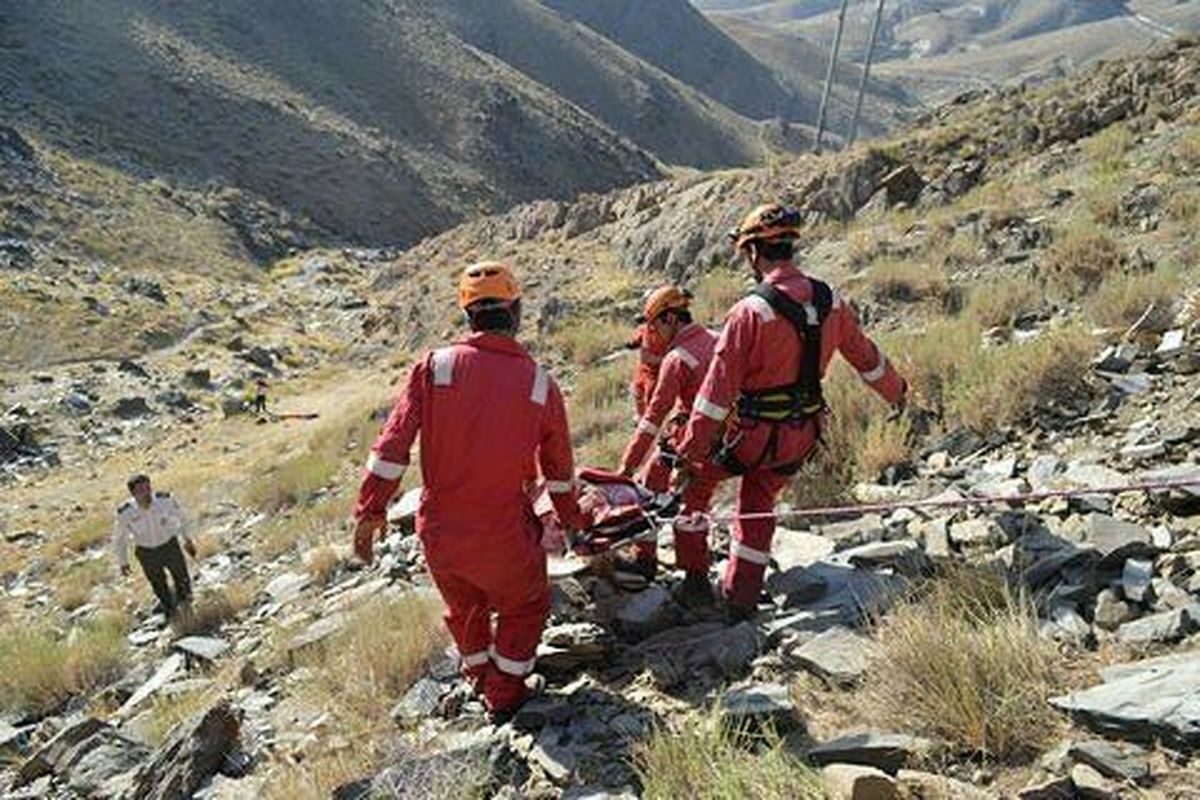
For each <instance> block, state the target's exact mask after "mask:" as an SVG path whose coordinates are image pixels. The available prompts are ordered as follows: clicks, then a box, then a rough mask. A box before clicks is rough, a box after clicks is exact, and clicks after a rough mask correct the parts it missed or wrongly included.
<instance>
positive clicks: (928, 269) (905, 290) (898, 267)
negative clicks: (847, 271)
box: [867, 260, 947, 303]
mask: <svg viewBox="0 0 1200 800" xmlns="http://www.w3.org/2000/svg"><path fill="white" fill-rule="evenodd" d="M867 281H868V282H869V283H870V284H871V291H872V293H873V294H874V295H875V297H876V298H877V299H879V300H884V301H892V302H896V303H916V302H920V301H921V300H928V299H940V298H941V297H942V296H944V295H945V293H946V290H947V283H946V276H945V274H944V273H943V272H942V271H941V269H939V268H937V267H932V266H929V265H928V264H918V263H916V262H913V261H892V260H888V261H881V262H879V263H877V264H875V265H874V266H873V267H871V270H870V272H868V273H867Z"/></svg>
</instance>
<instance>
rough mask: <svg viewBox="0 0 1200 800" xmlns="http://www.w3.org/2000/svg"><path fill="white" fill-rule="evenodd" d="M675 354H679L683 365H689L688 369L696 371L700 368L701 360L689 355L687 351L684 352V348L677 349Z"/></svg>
mask: <svg viewBox="0 0 1200 800" xmlns="http://www.w3.org/2000/svg"><path fill="white" fill-rule="evenodd" d="M675 352H676V353H679V360H680V361H682V362H683V363H685V364H687V365H688V368H690V369H695V368H696V367H698V366H700V359H698V358H696V357H695V356H694V355H692V354H691V353H689V352H688V351H687V350H684V349H683V348H682V347H680V348H677V349H676V350H675Z"/></svg>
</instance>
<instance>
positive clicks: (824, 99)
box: [813, 0, 850, 153]
mask: <svg viewBox="0 0 1200 800" xmlns="http://www.w3.org/2000/svg"><path fill="white" fill-rule="evenodd" d="M848 5H850V0H842V8H841V10H840V11H838V21H837V33H835V34H834V35H833V49H832V50H830V52H829V71H828V72H827V73H826V74H825V89H824V91H822V92H821V110H820V111H819V112H818V113H817V141H816V142H814V143H813V152H814V153H820V152H821V140H822V139H823V138H824V137H825V112H826V110H827V109H828V108H829V92H830V90H831V89H833V74H834V71H835V70H836V69H837V58H838V50H840V49H841V47H842V29H843V28H844V27H845V25H846V6H848Z"/></svg>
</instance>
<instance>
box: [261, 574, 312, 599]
mask: <svg viewBox="0 0 1200 800" xmlns="http://www.w3.org/2000/svg"><path fill="white" fill-rule="evenodd" d="M312 582H313V579H312V576H311V575H309V574H308V573H304V574H300V573H298V572H284V573H281V574H279V575H277V576H275V577H274V578H272V579H271V582H270V583H268V584H267V585H266V586H265V587H263V591H264V592H266V593H267V594H268V595H269V596H270V598H271V599H272V600H273V601H275V602H276V603H279V604H280V605H283V604H285V603H290V602H291V601H293V600H295V599H296V598H298V597H299V596H300V593H301V592H303V591H304V590H305V589H306V588H308V587H309V586H310V585H311V584H312Z"/></svg>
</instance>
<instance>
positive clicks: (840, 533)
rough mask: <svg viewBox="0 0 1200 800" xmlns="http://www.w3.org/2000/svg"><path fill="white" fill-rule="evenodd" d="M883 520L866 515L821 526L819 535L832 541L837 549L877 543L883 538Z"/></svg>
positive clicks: (879, 517)
mask: <svg viewBox="0 0 1200 800" xmlns="http://www.w3.org/2000/svg"><path fill="white" fill-rule="evenodd" d="M884 533H885V528H884V524H883V518H882V517H881V516H879V515H878V514H867V515H866V516H863V517H859V518H858V519H852V520H847V521H845V522H834V523H830V524H829V525H822V526H821V534H822V535H823V536H824V537H825V538H827V539H832V540H833V541H834V542H836V543H837V545H838V546H839V547H852V546H853V545H856V544H866V543H867V542H878V541H879V540H880V539H882V538H883V537H884Z"/></svg>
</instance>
